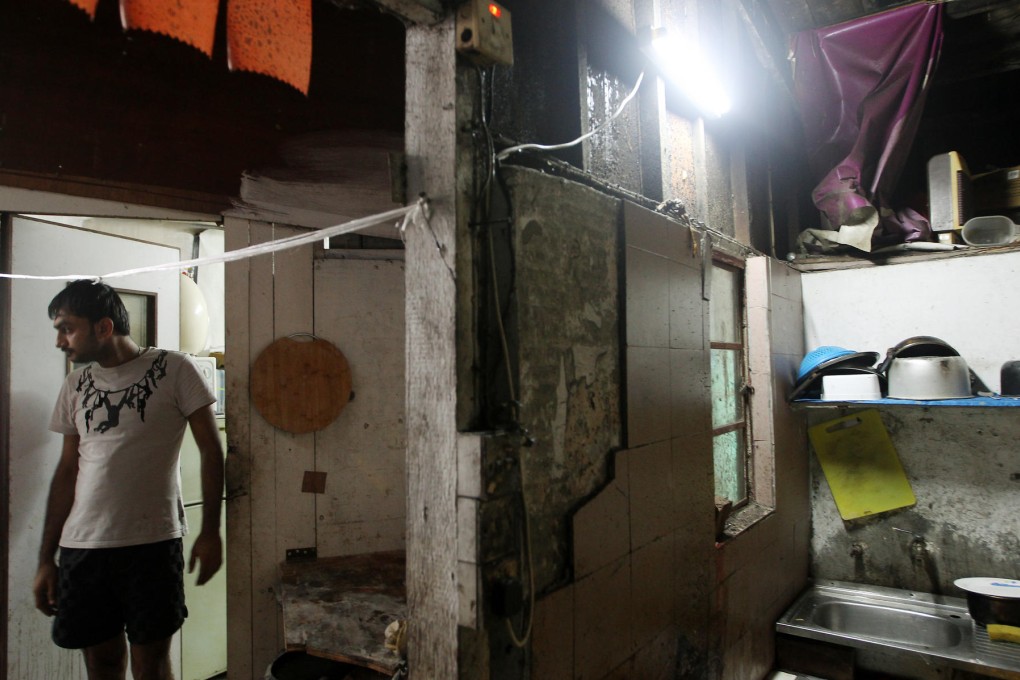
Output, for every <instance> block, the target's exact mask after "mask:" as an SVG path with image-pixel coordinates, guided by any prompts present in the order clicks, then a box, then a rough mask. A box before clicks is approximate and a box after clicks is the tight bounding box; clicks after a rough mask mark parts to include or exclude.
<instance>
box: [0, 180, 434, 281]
mask: <svg viewBox="0 0 1020 680" xmlns="http://www.w3.org/2000/svg"><path fill="white" fill-rule="evenodd" d="M427 210H428V200H427V199H426V198H424V197H422V198H420V199H419V200H418V201H417V202H416V203H415V204H414V205H410V206H406V207H403V208H395V209H393V210H389V211H387V212H383V213H379V214H376V215H369V216H368V217H361V218H358V219H356V220H351V221H350V222H344V223H343V224H338V225H335V226H332V227H327V228H325V229H317V230H315V231H310V232H308V233H303V234H296V235H294V236H288V237H286V238H281V239H276V240H274V241H269V242H267V243H259V244H256V245H253V246H247V247H245V248H239V249H237V250H230V251H227V252H225V253H222V254H220V255H209V256H206V257H198V258H194V259H191V260H180V261H178V262H165V263H163V264H156V265H149V266H147V267H136V268H134V269H125V270H122V271H117V272H111V273H109V274H103V275H95V274H56V275H32V274H0V278H5V279H29V280H41V281H65V280H66V281H74V280H78V279H93V280H95V281H97V282H98V281H102V280H105V279H113V278H120V277H124V276H134V275H136V274H147V273H149V272H157V271H167V270H174V269H178V270H184V269H190V268H192V267H199V266H202V265H207V264H217V263H220V262H234V261H236V260H243V259H247V258H251V257H255V256H256V255H263V254H266V253H274V252H276V251H279V250H286V249H288V248H296V247H297V246H301V245H305V244H307V243H313V242H315V241H320V240H323V239H328V238H330V237H332V236H340V235H343V234H349V233H351V232H354V231H359V230H361V229H364V228H366V227H370V226H372V225H375V224H379V223H380V222H385V221H388V220H393V219H398V218H403V219H402V221H400V222H399V223H397V224H396V225H395V226H396V229H398V230H399V231H400V233H401V235H403V232H404V230H405V229H406V228H407V225H408V224H409V223H414V224H417V223H419V222H420V221H423V220H427V219H428V214H427Z"/></svg>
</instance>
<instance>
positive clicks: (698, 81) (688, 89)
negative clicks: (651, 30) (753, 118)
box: [652, 33, 732, 118]
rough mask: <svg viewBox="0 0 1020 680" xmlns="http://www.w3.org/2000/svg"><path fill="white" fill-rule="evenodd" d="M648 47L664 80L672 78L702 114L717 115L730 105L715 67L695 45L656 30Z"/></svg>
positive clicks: (725, 110)
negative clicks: (657, 32) (653, 53)
mask: <svg viewBox="0 0 1020 680" xmlns="http://www.w3.org/2000/svg"><path fill="white" fill-rule="evenodd" d="M652 50H653V51H654V52H655V55H656V57H657V61H658V62H659V65H660V67H661V68H662V70H663V75H664V76H665V77H666V79H667V80H670V81H672V82H673V83H674V84H675V85H676V86H677V87H679V88H680V89H681V91H683V93H684V94H685V95H687V97H688V98H689V99H690V100H691V101H692V102H693V103H694V105H695V106H697V107H698V109H699V110H701V111H702V112H703V113H705V114H706V115H708V116H711V117H713V118H718V117H720V116H722V115H723V114H724V113H726V112H727V111H729V110H730V107H731V106H732V105H731V103H730V98H729V95H727V94H726V90H725V89H724V88H723V86H722V83H721V82H720V81H719V77H718V76H717V75H716V72H715V69H713V68H712V65H711V64H710V63H709V61H708V60H707V59H705V55H704V54H702V52H701V50H699V49H698V47H697V45H694V44H692V43H691V42H689V41H681V40H678V39H676V38H673V37H671V36H669V35H664V34H663V33H659V34H658V35H656V36H655V37H654V38H653V40H652Z"/></svg>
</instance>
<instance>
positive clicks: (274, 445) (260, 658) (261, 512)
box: [224, 217, 315, 678]
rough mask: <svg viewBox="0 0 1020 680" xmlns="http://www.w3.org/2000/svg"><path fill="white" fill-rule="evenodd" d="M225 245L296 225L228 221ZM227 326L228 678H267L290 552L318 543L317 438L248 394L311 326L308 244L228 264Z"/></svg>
mask: <svg viewBox="0 0 1020 680" xmlns="http://www.w3.org/2000/svg"><path fill="white" fill-rule="evenodd" d="M224 223H225V225H226V248H227V250H235V249H238V248H243V247H246V246H248V245H254V244H256V243H265V242H268V241H271V240H275V239H280V238H285V237H287V236H292V235H294V234H296V233H298V230H296V229H293V228H287V227H280V226H274V225H270V224H265V223H261V222H254V221H249V220H243V219H236V218H230V217H228V218H226V219H225V222H224ZM226 299H227V305H226V316H227V319H226V322H227V323H226V327H227V331H226V333H227V351H226V369H227V370H226V374H227V422H228V428H227V441H228V457H227V494H228V498H229V500H228V502H227V546H228V552H229V559H228V561H227V565H228V567H227V569H228V572H227V581H228V594H227V608H228V617H229V621H228V631H227V651H228V667H229V668H230V673H231V676H236V677H240V678H248V677H252V678H255V677H262V676H263V674H264V673H265V670H266V668H267V667H268V666H269V664H270V663H271V662H272V660H273V659H274V658H275V657H276V656H277V655H278V654H279V653H280V652H281V651H282V645H283V631H282V623H281V619H280V608H279V604H278V602H277V598H276V588H277V584H278V581H279V565H280V563H281V562H283V561H284V559H285V558H286V551H287V550H288V549H290V548H301V547H309V546H314V545H315V507H314V499H313V497H312V496H311V495H310V494H302V493H301V480H302V476H303V473H304V471H305V470H308V469H312V467H313V465H314V456H315V451H314V441H315V440H314V435H313V434H302V435H293V434H289V433H286V432H282V431H279V430H277V429H276V428H274V427H273V426H272V425H270V424H269V423H267V422H266V421H265V420H263V419H262V417H261V416H260V415H259V414H258V412H257V411H256V410H255V408H254V406H253V405H252V403H251V400H250V398H249V393H248V385H249V372H250V366H251V364H252V363H253V362H254V361H255V359H256V358H257V357H258V355H259V353H260V352H261V351H262V350H264V349H265V348H266V347H267V346H268V345H269V344H270V343H272V342H273V341H274V340H276V339H278V338H280V337H286V336H288V335H291V334H294V333H308V332H311V330H312V310H313V290H312V246H304V247H301V248H294V249H290V250H286V251H280V252H278V253H275V254H269V255H260V256H258V257H255V258H252V259H250V260H241V261H238V262H234V263H230V264H228V265H227V269H226Z"/></svg>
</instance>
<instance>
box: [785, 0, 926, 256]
mask: <svg viewBox="0 0 1020 680" xmlns="http://www.w3.org/2000/svg"><path fill="white" fill-rule="evenodd" d="M941 45H942V7H941V5H940V4H932V3H928V2H921V3H918V4H914V5H908V6H906V7H901V8H898V9H894V10H889V11H886V12H881V13H879V14H873V15H871V16H867V17H863V18H861V19H856V20H853V21H848V22H844V23H841V24H837V25H835V26H829V27H826V28H819V29H814V30H810V31H802V32H800V33H797V34H796V35H795V36H794V38H793V57H794V92H795V96H796V99H797V102H798V105H799V107H800V111H801V117H802V119H803V124H804V133H805V137H806V141H807V147H808V154H809V159H808V162H809V165H810V170H811V172H812V176H813V177H814V178H815V179H816V180H817V181H818V184H817V186H815V188H814V190H813V191H812V199H813V201H814V204H815V206H816V207H817V208H818V209H819V210H821V211H822V212H823V213H824V214H825V216H826V217H827V218H828V220H829V225H830V226H829V228H830V229H837V230H838V229H839V228H840V226H841V225H845V224H859V223H860V222H861V221H862V215H866V214H868V213H871V214H874V210H869V208H875V209H879V210H881V209H883V208H886V209H888V210H882V211H881V212H882V214H883V215H886V214H889V213H891V215H890V216H889V217H882V218H881V219H880V226H879V228H878V229H876V230H875V234H874V238H873V240H874V241H876V242H881V243H883V244H888V243H894V242H909V241H916V240H928V239H929V238H930V234H931V231H930V228H929V226H928V223H927V220H926V219H925V218H924V217H923V216H922V215H920V214H918V213H917V212H916V211H913V210H902V209H901V210H897V208H898V206H891V205H887V204H886V201H887V199H888V197H889V196H890V195H891V194H892V190H893V189H894V188H895V185H896V182H897V181H898V179H899V176H900V173H901V171H902V169H903V164H904V163H905V161H906V159H907V155H908V153H909V152H910V146H911V143H912V142H913V139H914V136H915V134H916V132H917V125H918V122H919V120H920V117H921V112H922V110H923V108H924V101H925V97H926V95H927V90H928V86H929V84H930V81H931V76H932V74H933V73H934V70H935V66H936V63H937V61H938V55H939V52H940V49H941Z"/></svg>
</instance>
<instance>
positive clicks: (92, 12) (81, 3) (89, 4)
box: [68, 0, 99, 19]
mask: <svg viewBox="0 0 1020 680" xmlns="http://www.w3.org/2000/svg"><path fill="white" fill-rule="evenodd" d="M68 2H70V3H71V4H72V5H74V6H75V7H77V8H78V9H80V10H83V11H84V12H85V13H86V14H88V15H89V18H90V19H95V18H96V5H98V4H99V0H68Z"/></svg>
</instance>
